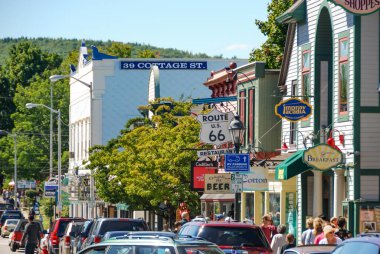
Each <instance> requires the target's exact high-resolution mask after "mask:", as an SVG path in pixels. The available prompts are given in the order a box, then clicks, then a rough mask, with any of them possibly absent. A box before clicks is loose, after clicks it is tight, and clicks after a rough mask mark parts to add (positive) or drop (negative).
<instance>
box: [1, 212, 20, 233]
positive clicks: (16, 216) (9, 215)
mask: <svg viewBox="0 0 380 254" xmlns="http://www.w3.org/2000/svg"><path fill="white" fill-rule="evenodd" d="M8 219H18V220H20V219H24V215H23V214H22V212H21V211H19V210H5V211H4V212H3V214H2V215H1V217H0V230H1V227H2V226H3V225H4V223H5V221H6V220H8ZM0 233H1V232H0Z"/></svg>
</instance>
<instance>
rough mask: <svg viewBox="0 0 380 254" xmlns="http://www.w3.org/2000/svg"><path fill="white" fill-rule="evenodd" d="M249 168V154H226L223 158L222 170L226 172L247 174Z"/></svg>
mask: <svg viewBox="0 0 380 254" xmlns="http://www.w3.org/2000/svg"><path fill="white" fill-rule="evenodd" d="M249 168H250V161H249V154H244V153H243V154H226V155H225V157H224V170H225V171H226V172H241V171H242V172H248V171H249Z"/></svg>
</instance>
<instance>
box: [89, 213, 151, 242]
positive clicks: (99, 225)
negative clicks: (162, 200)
mask: <svg viewBox="0 0 380 254" xmlns="http://www.w3.org/2000/svg"><path fill="white" fill-rule="evenodd" d="M146 230H148V225H147V224H146V223H145V221H144V220H142V219H128V218H100V219H97V220H96V221H95V222H94V225H93V226H92V227H91V229H90V233H89V234H88V237H87V238H86V240H85V241H84V242H83V246H82V248H85V247H87V246H90V245H92V244H94V243H100V242H101V240H102V237H103V236H104V234H105V233H106V232H111V231H146Z"/></svg>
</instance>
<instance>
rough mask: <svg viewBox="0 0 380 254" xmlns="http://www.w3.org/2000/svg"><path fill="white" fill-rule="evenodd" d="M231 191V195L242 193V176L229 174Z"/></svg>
mask: <svg viewBox="0 0 380 254" xmlns="http://www.w3.org/2000/svg"><path fill="white" fill-rule="evenodd" d="M231 191H232V192H233V193H241V192H243V176H242V175H241V174H239V173H237V174H231Z"/></svg>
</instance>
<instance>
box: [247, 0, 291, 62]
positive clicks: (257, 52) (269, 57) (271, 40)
mask: <svg viewBox="0 0 380 254" xmlns="http://www.w3.org/2000/svg"><path fill="white" fill-rule="evenodd" d="M292 4H293V0H272V2H271V3H270V4H269V5H268V8H267V12H268V20H267V21H260V20H257V19H256V20H255V24H256V25H257V27H258V28H259V29H260V31H261V32H262V33H263V34H264V35H265V36H267V40H266V41H265V42H264V43H263V44H262V45H261V47H260V48H257V49H253V50H252V52H251V53H250V57H249V61H250V62H254V61H264V62H266V68H269V69H279V68H280V67H281V64H282V57H283V54H284V48H285V41H286V32H287V29H288V26H287V25H286V24H279V23H278V22H277V21H276V18H277V17H278V16H280V15H281V14H283V13H284V12H285V11H286V10H287V9H288V8H289V7H290V6H291V5H292Z"/></svg>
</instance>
